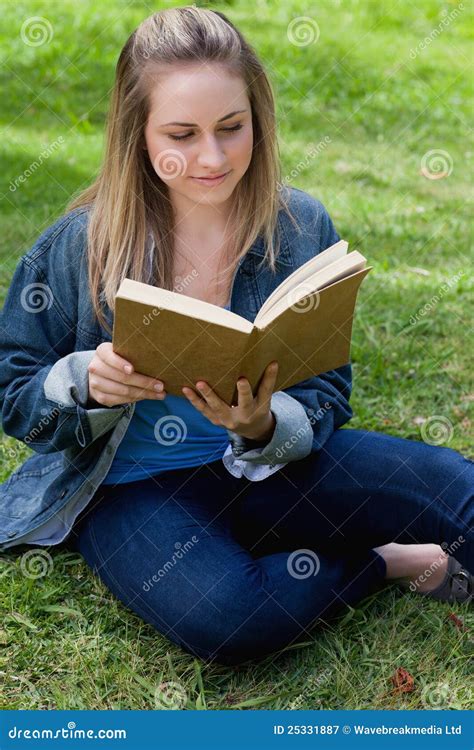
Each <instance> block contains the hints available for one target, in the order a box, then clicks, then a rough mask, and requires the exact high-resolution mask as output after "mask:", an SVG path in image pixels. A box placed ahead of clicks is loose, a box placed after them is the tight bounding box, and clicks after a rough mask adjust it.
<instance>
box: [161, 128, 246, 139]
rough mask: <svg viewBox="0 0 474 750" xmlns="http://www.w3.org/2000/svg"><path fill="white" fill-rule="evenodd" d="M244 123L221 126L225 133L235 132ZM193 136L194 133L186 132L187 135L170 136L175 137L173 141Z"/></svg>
mask: <svg viewBox="0 0 474 750" xmlns="http://www.w3.org/2000/svg"><path fill="white" fill-rule="evenodd" d="M241 127H242V125H240V124H239V125H234V126H233V127H232V128H221V131H222V132H223V133H234V132H235V131H236V130H240V129H241ZM191 136H192V133H186V134H185V135H170V136H169V137H170V138H172V139H173V141H184V139H185V138H190V137H191Z"/></svg>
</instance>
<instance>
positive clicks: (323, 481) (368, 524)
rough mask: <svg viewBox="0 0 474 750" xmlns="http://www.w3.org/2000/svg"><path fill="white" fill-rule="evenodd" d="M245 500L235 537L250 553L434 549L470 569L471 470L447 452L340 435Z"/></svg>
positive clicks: (371, 435)
mask: <svg viewBox="0 0 474 750" xmlns="http://www.w3.org/2000/svg"><path fill="white" fill-rule="evenodd" d="M240 481H242V480H240ZM262 485H263V491H262V489H261V488H262ZM244 494H245V499H244V501H243V502H242V503H241V504H240V506H239V519H238V532H237V538H238V539H239V540H240V541H241V542H242V543H244V544H246V546H247V547H248V548H249V549H250V550H253V551H254V552H257V553H261V552H262V551H263V552H264V551H265V550H266V549H275V548H277V546H278V544H280V545H281V547H283V548H285V547H286V548H288V546H290V547H291V548H293V549H295V548H296V547H300V548H309V549H317V550H320V551H326V552H335V553H338V552H340V553H344V554H352V553H354V552H356V551H358V550H361V549H368V548H374V547H380V546H381V545H385V544H388V543H389V542H393V541H396V542H398V543H404V544H422V543H432V544H438V545H442V546H443V547H444V548H445V549H446V550H447V551H448V552H449V551H450V550H455V552H453V555H454V556H455V557H456V559H458V560H459V562H461V563H462V564H463V565H464V566H465V567H466V568H467V569H468V570H470V571H471V572H472V571H474V536H473V526H474V462H472V461H470V460H469V459H467V458H465V457H464V456H462V455H461V454H460V453H458V452H457V451H454V450H452V449H450V448H444V447H443V448H441V447H435V446H431V445H427V444H425V443H423V442H419V441H415V440H407V439H404V438H397V437H394V436H390V435H384V434H382V433H377V432H369V431H367V430H352V429H347V428H345V429H339V430H336V431H335V432H334V433H333V435H332V436H331V437H330V438H329V440H328V441H327V442H326V444H325V446H324V447H323V449H322V450H320V451H318V452H315V453H312V454H310V455H309V456H308V457H307V458H305V459H303V460H301V461H296V462H294V463H290V464H287V465H286V466H285V467H283V468H282V469H281V470H280V471H278V472H276V473H275V474H272V475H271V476H270V477H268V478H267V479H266V480H265V481H264V482H254V483H247V485H246V487H245V490H244Z"/></svg>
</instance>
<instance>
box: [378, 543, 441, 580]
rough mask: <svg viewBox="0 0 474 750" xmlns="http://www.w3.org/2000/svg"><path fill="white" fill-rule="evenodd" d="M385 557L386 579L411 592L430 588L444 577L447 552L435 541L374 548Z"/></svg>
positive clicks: (391, 544) (392, 544)
mask: <svg viewBox="0 0 474 750" xmlns="http://www.w3.org/2000/svg"><path fill="white" fill-rule="evenodd" d="M374 549H375V551H376V552H378V553H379V554H380V555H381V556H382V557H383V558H384V560H385V563H386V566H387V572H386V579H387V580H391V581H393V582H394V583H400V584H401V585H402V586H403V587H405V588H410V589H411V590H413V591H432V590H433V589H435V588H437V587H438V586H439V585H440V584H441V583H442V582H443V581H444V578H445V576H446V570H447V563H448V555H447V554H446V552H444V550H443V549H442V548H441V547H440V546H439V545H437V544H397V543H396V542H391V543H390V544H385V545H383V546H381V547H375V548H374Z"/></svg>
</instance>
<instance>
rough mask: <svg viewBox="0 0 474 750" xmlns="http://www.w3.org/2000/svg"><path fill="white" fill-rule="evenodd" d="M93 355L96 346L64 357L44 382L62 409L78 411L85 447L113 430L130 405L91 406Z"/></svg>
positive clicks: (45, 388)
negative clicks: (90, 390) (90, 389)
mask: <svg viewBox="0 0 474 750" xmlns="http://www.w3.org/2000/svg"><path fill="white" fill-rule="evenodd" d="M94 355H95V349H88V350H86V351H82V352H72V353H71V354H68V355H67V356H65V357H62V358H61V359H59V360H58V361H57V362H56V363H55V364H54V365H53V366H52V368H51V370H50V371H49V373H48V376H47V378H46V380H45V381H44V384H43V388H44V394H45V396H46V398H47V399H48V400H50V401H53V402H54V403H55V404H58V406H59V409H60V410H62V411H64V412H65V413H66V414H67V413H68V412H69V413H70V412H71V409H72V410H75V412H76V415H77V419H78V426H77V430H78V431H79V435H80V437H79V435H78V441H79V444H80V445H82V447H85V445H87V443H89V442H93V441H94V440H96V439H97V438H98V437H100V436H101V435H103V434H104V433H105V432H108V431H109V430H111V429H112V428H113V427H114V426H115V425H116V424H117V422H118V421H119V420H120V418H121V417H122V415H123V414H124V412H125V411H126V409H127V404H120V405H119V406H102V405H98V408H88V407H90V404H91V401H90V400H89V371H88V369H87V367H88V365H89V362H91V360H92V359H93V358H94ZM84 420H85V424H84Z"/></svg>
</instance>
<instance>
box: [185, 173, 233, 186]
mask: <svg viewBox="0 0 474 750" xmlns="http://www.w3.org/2000/svg"><path fill="white" fill-rule="evenodd" d="M229 171H230V170H229ZM228 174H229V172H224V174H222V175H221V176H220V177H213V178H209V177H191V179H192V180H195V182H198V183H199V184H200V185H207V186H208V187H212V186H214V185H220V184H221V182H224V180H225V178H226V177H227V175H228Z"/></svg>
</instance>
